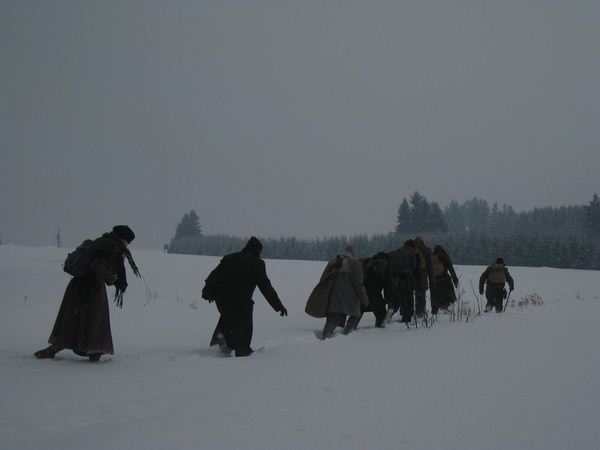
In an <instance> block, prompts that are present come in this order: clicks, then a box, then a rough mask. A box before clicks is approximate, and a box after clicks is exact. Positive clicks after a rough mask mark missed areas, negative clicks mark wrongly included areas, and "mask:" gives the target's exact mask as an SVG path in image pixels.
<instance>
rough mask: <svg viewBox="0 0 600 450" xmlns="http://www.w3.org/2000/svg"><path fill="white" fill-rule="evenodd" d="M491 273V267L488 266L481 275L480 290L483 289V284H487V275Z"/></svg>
mask: <svg viewBox="0 0 600 450" xmlns="http://www.w3.org/2000/svg"><path fill="white" fill-rule="evenodd" d="M489 273H490V268H489V267H488V268H487V269H485V271H484V272H483V273H482V274H481V277H479V291H480V292H481V291H483V286H484V285H485V282H486V281H487V277H488V274H489Z"/></svg>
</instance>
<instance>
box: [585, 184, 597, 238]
mask: <svg viewBox="0 0 600 450" xmlns="http://www.w3.org/2000/svg"><path fill="white" fill-rule="evenodd" d="M583 210H584V216H583V226H584V229H585V230H586V231H587V232H588V233H589V234H591V235H596V236H597V235H600V198H598V194H594V197H593V198H592V201H591V202H590V204H589V205H586V206H584V207H583Z"/></svg>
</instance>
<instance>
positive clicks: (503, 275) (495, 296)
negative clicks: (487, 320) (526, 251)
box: [479, 258, 515, 313]
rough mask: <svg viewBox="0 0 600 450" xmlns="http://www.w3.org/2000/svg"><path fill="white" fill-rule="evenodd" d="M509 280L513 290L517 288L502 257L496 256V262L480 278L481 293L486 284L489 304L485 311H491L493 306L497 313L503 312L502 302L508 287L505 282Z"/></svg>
mask: <svg viewBox="0 0 600 450" xmlns="http://www.w3.org/2000/svg"><path fill="white" fill-rule="evenodd" d="M506 282H508V288H509V289H510V290H511V291H514V290H515V282H514V280H513V278H512V277H511V276H510V273H509V272H508V268H507V267H506V266H505V265H504V260H503V259H502V258H496V262H495V263H494V264H492V265H490V266H488V268H487V269H485V271H484V272H483V273H482V274H481V277H480V278H479V293H480V294H481V295H483V285H484V284H485V298H486V299H487V304H486V305H485V309H484V310H483V311H484V312H486V313H487V312H490V311H491V310H492V308H496V312H497V313H501V312H502V310H503V308H502V303H503V302H504V299H505V298H506V289H505V288H504V284H505V283H506Z"/></svg>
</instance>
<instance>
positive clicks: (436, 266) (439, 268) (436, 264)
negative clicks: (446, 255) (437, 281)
mask: <svg viewBox="0 0 600 450" xmlns="http://www.w3.org/2000/svg"><path fill="white" fill-rule="evenodd" d="M431 266H432V268H433V275H434V276H436V277H439V276H440V275H443V274H444V272H445V271H446V266H444V263H443V261H442V260H441V259H440V258H439V256H438V255H437V254H436V253H434V254H433V255H431Z"/></svg>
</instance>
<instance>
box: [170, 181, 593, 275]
mask: <svg viewBox="0 0 600 450" xmlns="http://www.w3.org/2000/svg"><path fill="white" fill-rule="evenodd" d="M417 233H418V234H424V235H425V240H426V243H427V244H428V245H429V246H431V247H433V246H434V245H436V244H439V245H442V246H443V247H444V248H445V249H446V250H447V251H448V253H450V255H451V256H452V259H453V261H454V262H455V263H456V264H468V265H486V264H490V263H491V262H493V260H494V259H495V258H496V257H498V256H502V257H503V258H504V260H505V261H506V263H507V264H509V265H511V266H533V267H544V266H545V267H557V268H572V269H596V270H600V199H599V198H598V195H594V197H593V199H592V201H591V202H590V203H589V204H587V205H583V206H561V207H545V208H534V209H532V210H529V211H524V212H519V213H517V212H515V211H514V209H513V208H512V207H511V206H510V205H503V206H502V207H499V206H498V205H497V204H493V205H492V206H491V207H490V206H489V204H488V202H487V201H486V200H483V199H478V198H473V199H470V200H467V201H464V202H463V203H459V202H458V201H456V200H452V201H451V202H450V203H449V204H448V206H446V207H445V208H444V209H443V210H442V208H441V207H440V206H439V204H438V203H436V202H429V201H428V200H427V199H426V198H425V197H424V196H423V195H421V194H420V193H418V192H415V193H413V194H412V195H411V196H410V198H408V199H406V198H405V199H403V200H402V202H401V203H400V205H399V207H398V215H397V220H396V226H395V229H394V231H393V232H390V233H387V234H376V235H371V236H368V235H366V234H358V235H353V236H333V237H324V238H317V239H298V238H295V237H281V238H261V241H262V242H263V244H264V249H263V256H264V257H265V258H273V259H299V260H318V261H326V260H329V259H330V258H331V257H333V256H334V255H335V254H336V253H338V252H339V251H340V250H341V249H342V248H343V247H344V246H345V245H346V244H347V243H348V242H352V243H353V245H354V247H355V248H356V250H357V251H358V253H359V255H361V256H370V255H373V254H375V253H377V252H379V251H391V250H393V249H396V248H398V247H400V246H402V244H403V243H404V241H406V240H407V239H411V238H414V237H415V235H416V234H417ZM247 239H248V238H247V237H234V236H226V235H203V234H202V232H201V226H200V220H199V218H198V215H197V214H196V212H195V211H193V210H192V211H190V212H189V213H186V215H184V218H183V219H182V220H181V222H180V223H179V225H177V228H176V232H175V237H174V238H173V239H172V240H171V243H170V246H169V252H171V253H184V254H196V255H211V256H223V255H225V254H227V253H232V252H235V251H239V250H240V249H241V248H242V247H243V246H244V244H245V243H246V242H247Z"/></svg>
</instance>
